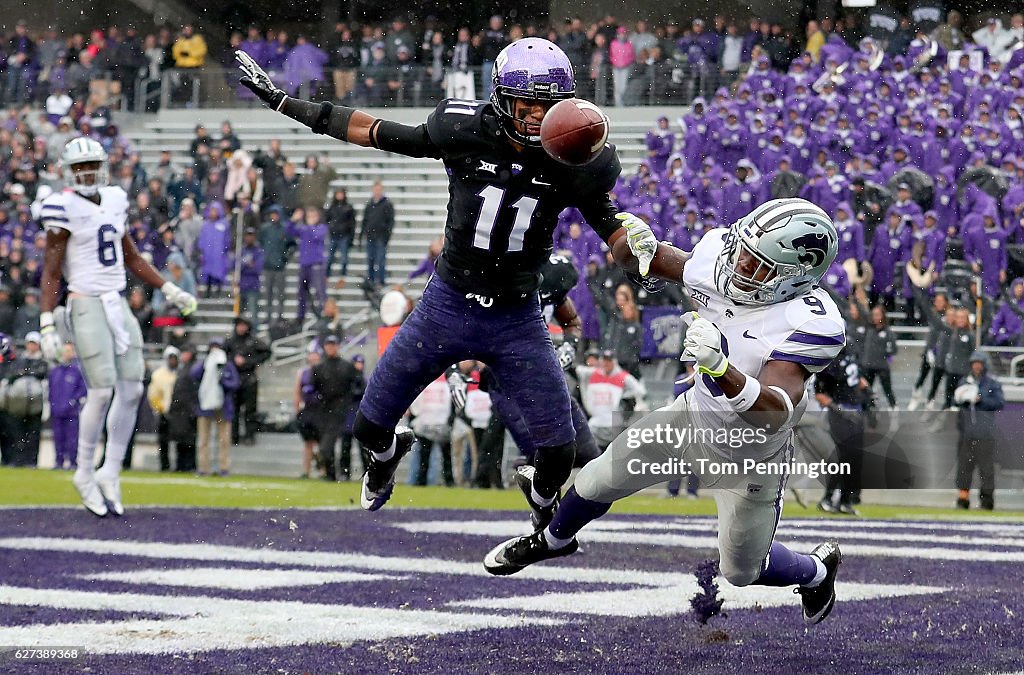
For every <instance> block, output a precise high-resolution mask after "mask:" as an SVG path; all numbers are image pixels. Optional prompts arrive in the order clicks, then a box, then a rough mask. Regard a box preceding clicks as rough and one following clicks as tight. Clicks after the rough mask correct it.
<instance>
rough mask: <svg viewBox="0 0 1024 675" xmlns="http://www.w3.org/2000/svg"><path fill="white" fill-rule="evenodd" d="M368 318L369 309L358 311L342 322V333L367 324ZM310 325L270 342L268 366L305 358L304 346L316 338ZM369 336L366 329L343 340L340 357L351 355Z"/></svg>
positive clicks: (294, 361)
mask: <svg viewBox="0 0 1024 675" xmlns="http://www.w3.org/2000/svg"><path fill="white" fill-rule="evenodd" d="M370 316H371V314H370V309H369V308H368V307H365V308H363V309H361V310H359V311H358V312H356V313H355V314H353V315H352V316H350V317H349V318H347V319H345V320H344V321H342V323H341V326H342V329H343V331H344V332H345V333H348V332H349V330H351V329H352V327H353V326H358V325H363V324H368V323H369V322H370ZM312 325H313V322H312V321H311V322H310V323H309V324H308V325H307V326H306V327H305V328H304V329H303V330H302V331H300V332H298V333H294V334H292V335H286V336H284V337H282V338H278V339H277V340H274V341H272V342H271V343H270V354H271V355H270V365H272V366H287V365H290V364H293V363H298V362H300V361H302V360H303V359H304V358H305V357H306V346H307V345H308V344H309V341H310V340H312V339H313V338H314V337H316V333H314V332H313V331H312V330H311V327H312ZM369 336H370V329H369V328H368V327H367V328H362V329H361V330H360V331H359V332H358V333H356V334H355V335H353V336H351V337H347V338H345V341H344V342H343V343H342V345H341V349H340V353H341V354H342V355H347V354H349V353H351V352H352V351H354V350H355V348H356V347H357V346H359V345H361V344H363V343H364V342H365V341H366V339H367V338H368V337H369Z"/></svg>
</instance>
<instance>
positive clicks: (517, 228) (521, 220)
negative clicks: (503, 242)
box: [473, 185, 537, 253]
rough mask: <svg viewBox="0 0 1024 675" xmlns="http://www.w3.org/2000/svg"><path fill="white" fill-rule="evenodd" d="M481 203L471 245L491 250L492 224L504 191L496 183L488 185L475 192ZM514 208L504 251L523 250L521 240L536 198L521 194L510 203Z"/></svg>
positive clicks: (503, 197)
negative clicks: (514, 216)
mask: <svg viewBox="0 0 1024 675" xmlns="http://www.w3.org/2000/svg"><path fill="white" fill-rule="evenodd" d="M476 194H477V196H478V197H480V199H482V200H483V204H481V205H480V214H479V215H478V216H477V218H476V225H475V226H474V228H473V231H474V232H475V235H474V237H473V246H475V247H476V248H482V249H484V250H487V251H490V250H491V234H492V232H493V231H494V225H495V223H497V222H498V211H500V210H501V207H502V202H503V201H504V199H505V191H504V190H503V189H501V188H500V187H498V186H496V185H488V186H487V187H485V188H484V189H483V190H480V192H478V193H476ZM511 207H512V208H513V209H515V210H516V219H515V221H514V222H513V223H512V231H511V232H510V233H509V237H508V248H507V249H506V253H516V252H517V251H522V250H523V240H524V239H525V238H526V230H528V229H529V227H530V221H532V220H533V212H534V211H535V210H536V209H537V200H536V199H534V198H533V197H527V196H525V195H524V196H522V197H520V198H519V199H517V200H516V201H515V203H513V204H512V205H511Z"/></svg>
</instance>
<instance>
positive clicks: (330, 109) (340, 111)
mask: <svg viewBox="0 0 1024 675" xmlns="http://www.w3.org/2000/svg"><path fill="white" fill-rule="evenodd" d="M355 111H356V110H355V108H349V107H348V106H343V105H334V104H333V103H328V102H327V101H324V102H323V103H314V102H313V101H303V100H302V99H298V98H292V97H290V96H288V97H286V98H285V99H284V103H282V104H281V112H282V113H283V114H285V115H287V116H288V117H291V118H292V119H293V120H295V121H296V122H300V123H302V124H305V125H306V126H307V127H309V128H310V129H312V130H313V131H314V133H318V134H326V135H328V136H332V137H334V138H337V139H338V140H342V141H347V140H348V122H349V120H350V119H351V118H352V113H354V112H355Z"/></svg>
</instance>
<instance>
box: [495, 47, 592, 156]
mask: <svg viewBox="0 0 1024 675" xmlns="http://www.w3.org/2000/svg"><path fill="white" fill-rule="evenodd" d="M491 85H492V87H493V90H492V92H491V105H493V106H494V110H495V112H497V113H498V120H499V122H500V123H501V128H502V130H503V131H504V132H505V133H506V134H507V135H508V136H509V137H510V138H511V139H512V140H514V141H516V142H518V143H522V144H523V145H530V146H540V124H533V123H529V124H526V123H524V124H525V127H526V133H525V134H524V133H520V132H519V131H517V130H516V128H515V124H514V120H515V117H514V115H513V110H514V105H515V104H514V101H515V99H517V98H525V99H532V100H539V101H561V100H563V99H567V98H573V97H575V96H576V78H575V76H574V75H573V70H572V63H570V62H569V57H568V56H566V55H565V52H563V51H562V50H561V49H559V48H558V46H557V45H556V44H555V43H553V42H550V41H548V40H545V39H543V38H537V37H529V38H523V39H522V40H516V41H515V42H513V43H512V44H510V45H509V46H507V47H505V48H504V49H502V50H501V53H499V54H498V58H496V59H495V61H494V69H493V70H492V71H491Z"/></svg>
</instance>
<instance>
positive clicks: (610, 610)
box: [448, 578, 949, 617]
mask: <svg viewBox="0 0 1024 675" xmlns="http://www.w3.org/2000/svg"><path fill="white" fill-rule="evenodd" d="M717 581H718V584H719V586H720V595H721V597H722V598H723V599H724V600H725V606H726V607H727V608H728V609H729V610H730V611H731V610H733V609H737V608H738V609H747V608H751V607H782V606H786V605H794V609H795V610H796V611H799V606H800V602H799V600H798V599H794V598H793V593H792V592H791V591H790V589H788V588H772V587H769V586H746V587H743V588H738V587H736V586H733V585H732V584H730V583H729V582H727V581H726V580H725V579H722V578H719V579H717ZM699 590H700V588H699V587H698V586H697V580H696V579H695V578H691V580H690V582H689V583H687V584H684V585H682V586H670V587H667V588H644V589H634V590H624V591H589V592H580V593H544V594H543V595H526V596H524V595H514V596H510V597H506V598H479V599H473V600H457V601H455V602H450V603H448V605H449V606H451V607H474V608H479V609H504V610H513V609H514V610H524V611H529V612H553V613H558V614H588V615H598V616H626V617H641V616H667V615H672V614H688V613H689V612H690V611H691V610H690V603H689V599H690V598H692V597H693V596H694V594H695V593H697V592H698V591H699ZM947 590H949V589H946V588H941V587H939V586H912V585H909V584H900V585H895V584H892V585H890V584H865V583H843V582H836V597H837V598H839V599H840V600H841V602H843V603H845V602H848V601H856V600H874V599H877V598H896V597H901V596H908V595H928V594H931V593H945V592H946V591H947Z"/></svg>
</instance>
